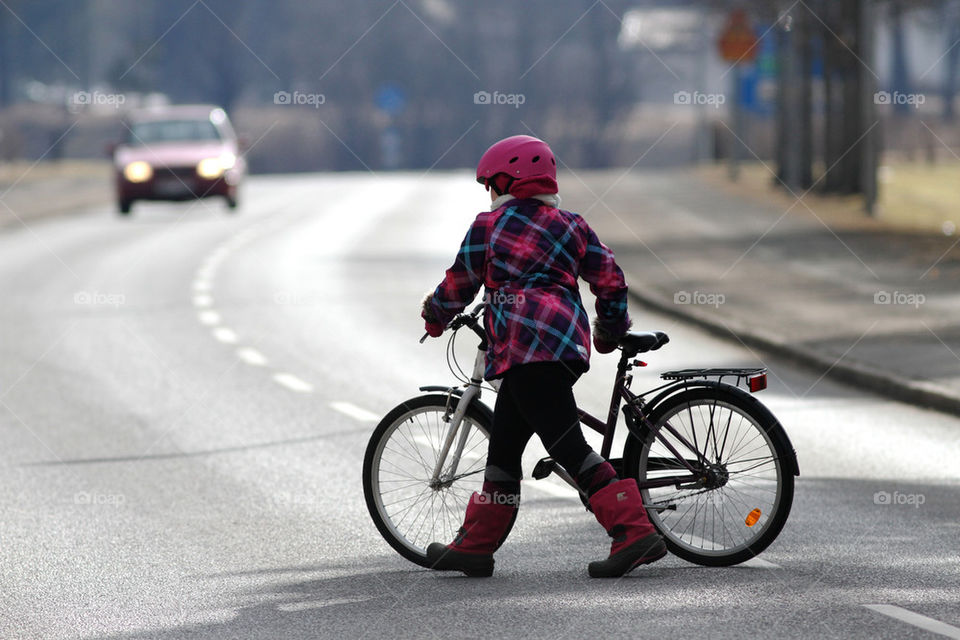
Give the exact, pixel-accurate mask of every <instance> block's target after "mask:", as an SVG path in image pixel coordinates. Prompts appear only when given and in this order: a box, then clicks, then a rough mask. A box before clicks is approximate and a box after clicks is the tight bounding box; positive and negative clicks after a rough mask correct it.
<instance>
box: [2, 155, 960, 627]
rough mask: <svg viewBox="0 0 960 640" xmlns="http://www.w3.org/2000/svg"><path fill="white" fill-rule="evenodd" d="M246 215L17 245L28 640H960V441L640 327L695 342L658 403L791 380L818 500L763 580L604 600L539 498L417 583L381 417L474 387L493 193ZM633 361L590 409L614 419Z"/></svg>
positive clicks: (111, 222) (585, 522)
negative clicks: (457, 384)
mask: <svg viewBox="0 0 960 640" xmlns="http://www.w3.org/2000/svg"><path fill="white" fill-rule="evenodd" d="M649 179H650V180H656V176H655V175H652V176H651V177H650V178H649ZM244 196H245V202H244V204H243V205H242V209H241V210H240V213H238V214H229V213H227V212H226V210H225V209H224V208H222V205H221V203H219V202H212V203H200V204H196V205H173V204H171V205H167V204H153V205H143V206H141V207H139V208H135V210H134V215H133V217H132V218H131V219H120V218H118V217H117V216H115V215H114V214H113V212H112V211H110V210H106V209H102V210H101V209H91V210H86V211H78V212H77V213H76V215H72V216H69V217H63V218H58V219H54V220H46V221H44V222H38V223H36V224H35V225H31V227H30V229H24V228H19V229H11V230H7V231H5V232H4V233H3V234H2V235H0V461H2V462H0V483H2V486H3V488H4V491H2V492H0V507H2V511H0V514H2V516H0V594H2V595H0V598H2V605H0V638H76V637H82V638H126V637H138V638H139V637H151V638H170V639H174V638H305V637H348V638H354V637H357V638H359V637H365V638H379V637H391V638H392V637H415V638H419V637H425V638H431V637H437V638H442V637H457V638H470V637H521V636H522V637H525V638H562V637H563V638H581V637H627V636H630V637H717V638H721V637H730V638H734V637H736V638H742V637H745V636H746V637H757V638H766V637H777V638H801V637H804V638H805V637H817V638H820V637H828V638H829V637H835V638H867V637H869V638H907V637H917V638H923V637H931V638H932V637H942V636H937V635H935V634H934V633H933V632H931V631H928V630H924V629H923V628H922V627H923V626H924V625H927V626H930V625H936V624H937V623H939V624H940V625H942V626H941V627H939V629H940V630H941V631H942V632H943V633H946V634H950V633H952V634H953V636H952V637H960V605H958V595H957V594H958V593H960V543H958V540H960V519H958V513H960V506H958V505H960V486H958V485H960V483H958V478H960V420H957V419H956V418H952V417H949V416H945V415H942V414H938V413H935V412H931V411H926V410H921V409H917V408H913V407H910V406H906V405H902V404H898V403H894V402H890V401H886V400H884V399H883V398H879V397H876V396H873V395H869V394H864V393H861V392H859V391H857V390H855V389H852V388H849V387H844V386H838V385H836V384H833V383H832V382H831V381H829V380H828V379H818V378H817V377H816V376H811V375H809V374H807V373H806V372H804V371H798V370H793V369H791V368H790V367H789V366H786V365H783V364H781V363H778V362H777V361H776V360H775V359H770V358H767V357H766V356H764V354H756V353H751V352H749V351H746V350H744V349H742V348H740V347H738V346H735V345H731V344H730V343H726V342H721V341H718V340H716V339H714V338H712V337H709V336H707V335H705V334H703V333H702V332H700V331H698V330H695V329H691V328H688V327H685V326H683V325H680V324H677V322H676V321H675V320H672V319H667V318H664V317H660V316H657V315H655V314H651V313H647V312H645V311H644V310H643V309H640V308H633V309H632V310H631V312H632V314H633V316H634V318H635V327H637V328H657V329H662V330H665V331H667V332H669V333H670V335H671V337H672V342H671V343H670V345H669V346H668V347H666V348H664V349H663V350H661V351H660V352H657V353H656V354H655V355H652V356H651V357H649V358H648V360H649V361H650V363H651V367H650V369H649V371H650V372H651V373H649V374H648V375H647V376H638V380H637V383H636V384H637V385H638V386H639V385H642V384H645V383H648V385H649V386H653V385H654V383H655V382H656V380H655V373H656V372H657V371H658V370H665V369H668V368H679V367H684V366H694V365H702V366H709V365H720V364H730V365H751V364H756V363H757V362H758V361H759V360H761V359H762V360H763V361H764V362H766V363H767V364H768V365H770V366H771V368H772V372H773V373H772V375H771V376H770V381H771V385H770V388H769V389H768V390H766V391H764V392H763V393H762V396H761V397H762V399H763V400H764V402H765V403H767V404H768V406H770V407H771V409H772V410H773V411H774V412H775V413H776V414H777V416H778V417H779V418H780V419H781V421H782V423H783V424H784V425H785V427H786V428H787V430H788V432H789V434H790V436H791V438H792V440H793V443H794V446H795V447H796V449H797V451H798V455H799V461H800V467H801V472H802V476H801V477H800V479H799V481H798V484H797V493H796V498H795V502H794V508H793V512H792V515H791V518H790V520H789V522H788V523H787V527H786V529H785V530H784V532H783V533H782V534H781V536H780V538H779V539H778V540H777V541H776V542H775V543H774V544H773V546H771V547H770V548H769V549H768V550H767V551H766V552H765V553H764V554H762V556H760V559H759V561H757V562H752V563H750V564H749V565H748V566H739V567H734V568H726V569H708V568H703V567H699V566H695V565H691V564H688V563H686V562H684V561H682V560H680V559H678V558H674V557H668V558H667V559H665V560H663V561H661V562H659V563H658V564H656V565H654V566H651V567H645V568H641V569H639V570H637V571H635V572H633V573H632V574H631V575H630V576H629V577H628V578H626V579H623V580H615V581H594V580H590V579H589V578H588V577H587V575H586V564H587V562H588V561H590V560H593V559H598V558H601V557H603V556H604V555H605V554H606V550H607V548H608V538H607V537H606V535H605V534H604V532H603V531H602V530H601V529H600V527H599V526H598V525H597V524H596V523H595V521H594V520H593V518H592V516H591V515H590V514H588V513H585V512H584V510H583V509H582V507H580V505H579V502H578V501H577V499H576V498H575V497H574V496H573V495H572V493H571V492H570V491H569V490H568V489H566V488H565V487H563V486H561V485H559V484H557V483H556V482H555V481H554V480H552V479H551V480H545V481H539V482H534V481H530V482H527V481H525V486H524V496H525V497H524V506H523V509H522V510H521V514H520V517H519V519H518V522H517V526H516V527H515V529H514V532H513V534H512V536H511V538H510V540H509V541H508V542H507V544H506V545H505V546H504V547H503V549H502V550H501V551H500V552H499V553H498V555H497V570H496V573H495V576H494V577H493V578H491V579H486V580H472V579H466V578H463V577H461V576H459V575H452V574H435V573H432V572H429V571H427V570H423V569H421V568H419V567H416V566H414V565H412V564H410V563H408V562H407V561H405V560H403V559H402V558H400V557H399V556H398V555H396V554H395V553H394V552H393V551H392V550H391V549H390V548H389V547H388V546H387V545H386V543H385V542H383V540H382V539H381V538H380V537H379V534H378V533H377V531H376V529H375V528H374V527H373V524H372V523H371V521H370V519H369V516H368V514H367V512H366V508H365V506H364V503H363V495H362V488H361V478H360V468H361V461H362V456H363V451H364V447H365V445H366V441H367V438H368V436H369V434H370V432H371V430H372V428H373V426H374V425H375V423H376V420H377V419H378V416H381V415H383V414H384V413H386V412H387V411H388V410H389V409H390V408H392V407H393V406H395V405H396V404H398V403H399V402H400V401H401V400H404V399H406V398H408V397H410V396H412V395H415V394H416V393H417V389H416V388H417V386H418V385H420V384H429V383H434V384H440V383H447V382H450V381H451V380H452V376H451V375H450V374H449V373H448V372H447V369H446V366H445V362H444V356H443V354H444V343H443V342H442V341H439V340H434V341H430V342H428V343H427V344H424V345H420V344H418V339H419V337H420V335H421V333H422V324H421V323H420V321H419V318H418V307H419V301H420V299H421V297H422V295H423V293H424V292H425V291H426V290H428V289H430V288H432V287H433V286H434V285H435V284H436V282H437V281H438V280H439V278H440V277H441V275H442V271H443V269H444V268H445V267H446V266H447V265H448V263H449V262H450V260H451V259H452V256H453V252H454V251H455V249H456V247H457V245H458V243H459V241H460V240H461V238H462V236H463V233H464V231H465V230H466V227H467V225H468V224H469V222H470V220H471V219H472V216H473V215H474V214H475V212H476V211H478V210H479V209H480V208H481V207H483V206H484V194H483V193H482V192H481V191H479V190H478V189H477V188H476V186H475V185H474V184H473V183H472V182H471V180H470V177H469V176H468V175H467V174H452V175H451V174H445V175H429V176H426V177H420V176H416V175H391V176H387V177H384V176H375V177H374V176H364V175H349V174H346V175H325V176H301V177H270V178H254V179H251V180H250V181H249V183H248V185H247V187H246V192H245V194H244ZM639 224H640V223H639V221H638V229H639V228H640V226H639ZM469 347H470V345H469V344H465V345H464V349H465V350H463V351H462V353H464V354H466V358H467V359H468V360H469V353H470V350H469ZM614 364H615V359H614V357H613V356H599V357H595V360H594V367H593V369H592V370H591V371H590V373H588V374H587V375H586V376H585V377H584V378H583V379H582V380H581V382H580V383H579V384H578V385H577V388H576V392H577V395H578V399H579V400H580V402H581V405H582V406H584V407H585V408H587V409H588V410H593V411H596V412H602V411H603V407H604V404H605V402H606V399H607V398H608V394H609V388H610V383H611V378H612V373H613V368H614ZM486 399H487V401H488V402H491V401H492V399H491V398H489V397H488V398H486ZM591 438H592V436H591ZM593 441H594V442H597V440H596V439H595V438H594V439H593ZM539 452H540V449H539V447H535V446H531V447H530V450H529V451H528V454H527V457H528V458H529V463H530V464H529V465H527V467H526V472H527V473H528V474H529V472H530V470H531V469H532V464H533V462H534V461H535V460H536V459H537V458H538V457H539V455H540V453H539ZM544 483H547V484H546V485H545V486H544ZM538 485H540V486H538ZM878 492H886V495H887V498H889V500H886V499H885V498H883V495H884V494H879V496H880V497H878ZM878 501H879V502H880V504H878ZM884 502H889V504H884ZM873 605H878V606H876V607H873ZM911 614H913V615H911Z"/></svg>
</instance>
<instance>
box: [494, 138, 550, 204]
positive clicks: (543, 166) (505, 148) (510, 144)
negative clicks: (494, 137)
mask: <svg viewBox="0 0 960 640" xmlns="http://www.w3.org/2000/svg"><path fill="white" fill-rule="evenodd" d="M501 173H502V174H504V175H506V176H508V177H509V180H507V181H506V184H505V186H501V187H500V188H497V187H498V185H497V184H496V183H495V182H494V178H496V176H498V175H499V174H501ZM517 181H520V182H534V181H539V182H541V183H546V184H549V183H551V182H552V183H553V184H554V185H556V181H557V161H556V159H555V158H554V157H553V151H551V150H550V146H549V145H547V143H546V142H544V141H543V140H541V139H539V138H534V137H533V136H510V137H509V138H504V139H503V140H501V141H499V142H496V143H494V144H493V145H492V146H491V147H490V148H489V149H487V150H486V152H485V153H484V154H483V156H481V158H480V162H479V163H478V164H477V182H479V183H480V184H482V185H483V186H485V187H487V188H490V187H493V189H494V190H495V191H496V192H497V193H498V194H502V193H507V192H509V191H510V186H511V185H512V184H513V183H514V182H517Z"/></svg>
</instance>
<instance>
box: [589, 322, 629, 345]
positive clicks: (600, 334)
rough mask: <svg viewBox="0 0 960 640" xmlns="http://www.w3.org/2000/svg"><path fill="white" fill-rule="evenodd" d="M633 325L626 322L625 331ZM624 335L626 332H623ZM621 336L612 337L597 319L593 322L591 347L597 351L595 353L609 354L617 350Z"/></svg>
mask: <svg viewBox="0 0 960 640" xmlns="http://www.w3.org/2000/svg"><path fill="white" fill-rule="evenodd" d="M632 324H633V323H632V322H630V320H629V319H628V320H627V329H629V328H630V326H631V325H632ZM624 333H626V331H624ZM621 337H622V335H614V334H613V333H611V332H610V331H608V330H607V329H606V328H605V327H604V326H603V325H601V324H600V322H599V318H595V319H594V321H593V347H594V349H596V350H597V353H610V352H611V351H613V350H614V349H616V348H617V343H618V342H619V341H620V338H621Z"/></svg>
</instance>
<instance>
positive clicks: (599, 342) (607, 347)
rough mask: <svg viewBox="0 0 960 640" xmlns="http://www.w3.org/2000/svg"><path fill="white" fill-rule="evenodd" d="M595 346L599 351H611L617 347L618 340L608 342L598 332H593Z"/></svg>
mask: <svg viewBox="0 0 960 640" xmlns="http://www.w3.org/2000/svg"><path fill="white" fill-rule="evenodd" d="M593 348H594V349H596V350H597V353H610V352H611V351H613V350H614V349H616V348H617V343H616V342H607V341H606V340H604V339H603V338H601V337H600V336H598V335H597V334H593Z"/></svg>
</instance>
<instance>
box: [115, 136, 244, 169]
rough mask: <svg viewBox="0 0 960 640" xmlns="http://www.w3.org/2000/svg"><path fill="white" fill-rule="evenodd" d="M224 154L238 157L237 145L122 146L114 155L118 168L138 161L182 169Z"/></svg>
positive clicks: (179, 143)
mask: <svg viewBox="0 0 960 640" xmlns="http://www.w3.org/2000/svg"><path fill="white" fill-rule="evenodd" d="M224 153H232V154H234V155H237V148H236V145H234V144H232V143H230V142H210V143H181V142H163V143H156V144H148V145H143V146H137V147H130V146H127V145H120V146H118V147H117V151H116V153H115V154H114V162H115V163H116V165H117V166H118V167H123V166H125V165H127V164H129V163H131V162H135V161H137V160H143V161H145V162H148V163H150V165H151V166H154V167H182V166H190V165H194V164H197V163H198V162H200V161H201V160H203V159H204V158H216V157H219V156H220V155H222V154H224Z"/></svg>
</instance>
